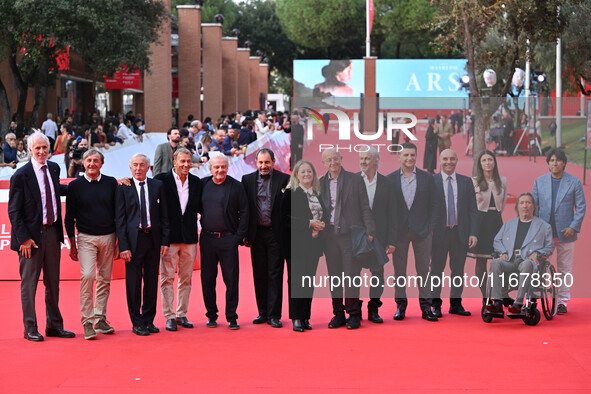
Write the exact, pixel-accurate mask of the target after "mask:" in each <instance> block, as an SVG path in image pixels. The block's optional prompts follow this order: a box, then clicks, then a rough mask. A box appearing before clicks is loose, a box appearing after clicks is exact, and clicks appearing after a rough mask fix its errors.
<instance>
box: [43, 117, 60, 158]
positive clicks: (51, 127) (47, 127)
mask: <svg viewBox="0 0 591 394" xmlns="http://www.w3.org/2000/svg"><path fill="white" fill-rule="evenodd" d="M41 131H43V134H45V135H46V136H47V138H49V149H50V150H51V151H52V152H53V146H54V145H55V138H56V136H55V134H56V133H57V124H56V123H55V122H54V121H53V114H52V113H51V112H50V113H48V114H47V120H46V121H45V122H43V124H42V125H41Z"/></svg>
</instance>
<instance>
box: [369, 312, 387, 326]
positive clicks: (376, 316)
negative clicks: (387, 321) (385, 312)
mask: <svg viewBox="0 0 591 394" xmlns="http://www.w3.org/2000/svg"><path fill="white" fill-rule="evenodd" d="M367 320H369V321H370V322H373V323H383V322H384V319H382V318H381V317H380V315H379V314H378V311H377V310H368V311H367Z"/></svg>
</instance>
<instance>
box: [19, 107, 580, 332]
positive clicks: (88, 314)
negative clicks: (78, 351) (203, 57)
mask: <svg viewBox="0 0 591 394" xmlns="http://www.w3.org/2000/svg"><path fill="white" fill-rule="evenodd" d="M238 115H239V114H234V116H227V117H224V118H222V119H220V120H221V122H220V123H219V124H218V125H217V127H212V126H211V125H209V122H207V119H205V120H204V122H200V121H197V120H194V119H192V120H190V123H189V130H188V131H189V135H188V136H189V137H190V138H191V137H192V138H195V137H197V138H201V140H203V137H204V136H207V135H209V133H210V132H215V134H214V139H215V141H216V142H217V145H215V144H214V142H213V141H212V142H211V143H210V144H209V145H207V146H206V145H205V144H203V145H202V146H200V147H197V146H195V148H194V149H202V150H205V149H207V151H206V152H207V153H208V155H207V157H208V161H207V165H208V166H209V169H210V171H211V176H209V177H206V178H204V179H199V178H198V177H196V176H194V175H192V174H190V169H191V168H192V166H194V165H195V153H194V152H195V151H194V150H192V149H191V148H192V147H191V146H190V145H189V146H187V145H182V143H181V142H182V141H183V138H185V137H186V136H184V134H185V133H184V132H182V129H181V130H179V129H176V128H171V129H170V130H169V131H168V133H167V134H168V142H166V143H164V144H162V145H161V146H159V147H158V149H157V152H156V155H155V158H154V167H153V173H154V174H156V176H155V177H154V178H149V177H148V176H147V175H148V172H149V170H150V167H151V163H150V159H149V158H148V157H147V156H145V155H143V154H135V155H133V156H132V157H131V158H130V160H129V167H130V172H131V177H129V178H124V179H122V180H120V181H119V184H118V181H117V180H115V179H114V178H112V177H110V176H108V175H106V174H102V173H101V171H100V170H101V167H102V165H103V164H104V160H105V156H104V155H103V154H102V153H101V151H99V150H97V149H96V148H94V147H93V146H89V147H88V148H89V149H88V150H86V151H84V152H83V154H82V157H81V158H80V159H79V161H81V164H82V166H83V168H84V172H83V174H82V176H81V177H78V178H77V179H76V180H74V181H72V182H71V183H70V184H69V185H68V186H66V185H61V184H60V183H59V176H60V173H59V172H60V170H59V166H58V165H57V164H55V163H52V162H49V161H47V158H48V156H49V154H50V150H51V146H52V143H51V141H50V139H49V137H48V136H47V135H46V134H44V133H40V132H36V133H34V134H32V135H30V136H29V137H28V144H27V147H28V150H29V152H30V155H31V160H30V162H29V163H28V164H26V165H25V166H23V167H21V168H20V169H19V170H17V172H16V173H15V174H14V176H13V177H12V179H11V184H10V194H9V209H8V213H9V218H10V221H11V225H12V233H11V248H12V249H13V250H15V251H16V252H18V255H19V264H20V273H21V279H22V282H21V299H22V307H23V323H24V330H25V331H24V337H25V338H26V339H28V340H31V341H42V340H43V336H42V335H41V334H40V333H39V331H38V325H37V319H36V314H35V303H34V300H35V293H36V287H37V281H38V279H39V275H40V272H41V271H43V274H44V284H45V287H46V293H45V297H46V305H47V308H46V313H47V326H46V327H45V334H46V335H47V336H50V337H51V336H57V337H64V338H69V337H74V336H75V334H74V333H73V332H70V331H67V330H64V327H63V319H62V317H61V314H60V311H59V306H58V302H59V266H60V243H61V242H63V238H64V230H63V224H62V212H61V204H60V203H59V196H60V195H65V196H66V212H65V216H64V217H65V220H64V224H65V228H66V234H67V236H68V237H69V240H70V245H71V247H70V257H71V258H72V259H73V260H77V261H79V262H80V268H81V284H80V287H81V289H80V294H81V296H80V312H81V323H82V325H83V328H84V337H85V338H86V339H91V338H94V337H96V336H97V332H98V333H103V334H109V333H113V332H114V328H113V327H112V326H111V325H110V323H109V322H108V320H107V312H106V311H107V308H106V305H107V302H108V298H109V287H110V278H111V270H112V264H113V259H114V258H115V257H116V255H117V254H118V256H119V257H120V258H121V259H123V260H124V261H125V272H126V275H125V277H126V279H125V281H126V296H127V305H128V311H129V316H130V320H131V323H132V324H131V325H132V331H133V333H135V334H137V335H139V336H145V335H150V334H154V333H157V332H159V328H158V327H156V326H155V325H154V318H155V316H156V313H157V310H156V305H157V303H156V300H157V295H158V288H160V293H161V297H162V309H163V310H162V312H163V314H164V316H165V318H166V327H165V328H166V330H168V331H177V330H178V327H179V326H181V327H184V328H192V327H193V323H191V322H190V321H189V319H188V317H187V314H188V310H189V305H188V303H189V295H190V291H191V279H192V270H193V267H194V264H195V258H196V255H197V252H198V251H199V252H200V265H201V288H202V292H203V300H204V304H205V307H206V317H207V323H206V326H207V327H211V328H214V327H217V320H218V317H219V310H218V308H217V303H216V278H217V274H218V265H219V266H220V267H221V273H222V277H223V281H224V284H225V286H226V292H225V299H226V302H225V306H226V307H225V311H224V315H225V319H226V320H227V322H228V326H229V328H230V329H234V330H235V329H239V328H240V326H239V324H238V315H237V313H236V311H237V306H238V281H239V253H238V247H239V246H240V245H244V246H246V247H249V248H250V252H251V262H252V268H253V278H254V289H255V296H256V305H257V309H258V316H257V317H256V318H255V319H254V320H253V323H254V324H262V323H267V324H269V325H271V326H272V327H275V328H280V327H282V326H283V324H282V322H281V317H282V300H283V293H284V291H283V275H284V265H285V262H286V263H287V267H288V278H289V279H288V297H289V318H290V319H291V320H292V325H293V330H294V331H297V332H303V331H306V330H309V329H311V328H312V326H311V323H310V319H311V304H312V296H313V293H314V287H315V286H314V285H312V284H310V283H309V282H308V285H305V283H306V280H305V279H306V278H308V277H313V276H314V275H315V274H316V272H317V268H318V261H319V257H320V256H321V255H324V256H325V257H326V266H327V269H328V274H329V276H330V277H341V276H347V277H351V278H352V277H356V276H359V275H360V272H361V269H362V267H365V268H368V269H369V270H370V272H371V274H372V277H376V278H377V281H378V285H376V286H372V287H371V289H370V301H369V303H368V305H367V313H368V314H367V316H368V320H369V321H371V322H373V323H382V322H383V319H382V317H381V316H380V314H379V308H380V307H381V306H382V301H381V297H382V295H383V289H384V286H383V284H384V283H385V278H384V264H386V263H387V262H388V261H389V257H388V255H390V254H391V255H392V256H393V257H392V261H393V265H394V273H395V275H396V276H397V277H406V271H407V258H408V252H409V249H410V248H409V246H410V244H412V246H413V250H414V255H415V267H416V271H417V276H418V277H419V278H421V279H422V281H420V282H418V283H419V285H418V290H419V306H420V308H421V312H422V318H423V319H425V320H427V321H437V320H438V319H439V318H441V317H442V316H443V312H442V306H443V302H442V299H441V285H440V284H441V283H442V282H441V281H439V282H436V283H439V285H435V286H433V285H431V286H429V285H428V278H431V284H432V283H434V282H433V279H434V278H438V279H441V278H442V276H443V272H444V269H445V267H446V264H447V261H448V257H449V266H450V269H451V277H452V279H453V280H452V281H451V283H453V285H452V286H451V293H450V300H449V310H448V312H449V313H450V314H456V315H461V316H469V315H470V312H469V311H468V310H466V309H465V308H464V306H463V304H462V290H463V288H464V282H463V279H464V273H465V261H466V257H467V256H468V255H470V256H472V257H474V258H476V259H477V262H476V274H477V275H481V274H486V271H487V261H488V260H490V259H492V263H491V275H493V276H496V277H497V278H498V277H499V276H500V275H501V273H503V272H507V273H519V272H532V271H533V270H535V268H536V266H537V264H538V263H539V261H540V260H541V259H542V258H544V257H547V256H548V255H549V254H550V253H551V252H552V250H553V249H554V248H556V249H557V256H558V257H557V265H558V272H559V273H560V274H561V275H566V274H569V273H571V272H572V262H573V259H574V241H575V240H576V239H577V233H578V232H579V231H580V229H581V223H582V221H583V218H584V215H585V204H586V203H585V198H584V193H583V189H582V185H581V182H580V181H579V180H578V179H577V178H576V177H574V176H572V175H570V174H568V173H567V172H565V167H566V164H567V158H566V155H565V154H564V152H563V151H561V150H559V149H554V150H551V151H550V152H549V153H548V156H547V163H548V165H549V173H548V174H546V175H544V176H542V177H540V178H538V179H537V180H536V182H535V185H534V188H533V191H532V193H529V192H526V193H522V194H521V195H519V197H518V198H517V202H516V205H515V210H516V213H517V215H518V217H517V218H516V219H513V220H511V221H508V222H507V223H505V224H503V222H502V217H501V213H502V212H503V210H504V209H505V205H506V197H507V181H506V179H505V178H504V177H502V176H500V174H499V171H498V168H497V162H496V158H495V154H494V153H493V152H491V151H484V152H482V154H480V156H479V157H478V158H477V169H478V170H477V174H476V176H475V177H474V178H470V177H468V176H464V175H460V174H457V173H456V165H457V163H458V155H457V154H456V152H454V151H453V150H452V149H450V148H449V147H444V148H443V149H441V151H440V153H439V156H438V157H439V164H440V168H441V171H440V172H439V173H438V174H436V175H431V174H430V173H429V172H427V171H422V170H420V169H419V168H417V166H416V160H417V148H416V146H415V145H413V144H412V143H410V142H406V143H403V144H402V147H403V149H402V151H401V152H399V153H398V159H399V161H400V168H399V169H398V170H396V171H394V172H393V173H391V174H389V175H387V176H384V175H382V174H380V173H379V172H378V170H379V163H380V155H379V153H378V152H377V151H376V150H375V149H373V148H371V149H369V150H368V151H366V152H361V153H360V154H359V169H360V171H358V172H357V171H355V172H349V171H347V170H345V169H344V168H343V166H342V156H341V153H340V152H338V151H337V150H335V149H326V150H324V151H323V152H322V163H323V165H324V167H325V170H326V173H325V174H324V175H323V176H321V177H319V176H318V171H317V169H316V168H315V166H314V165H313V164H312V163H311V162H309V161H304V160H302V159H301V157H298V158H297V162H295V163H293V166H292V168H293V169H292V173H291V175H288V174H285V173H282V172H280V171H278V170H277V169H275V168H274V166H275V154H274V152H273V151H271V150H269V149H266V148H263V149H260V150H259V151H258V152H257V153H256V166H257V170H256V171H254V172H252V173H250V174H246V175H244V176H243V178H242V180H241V182H240V181H239V180H236V179H234V178H232V177H230V176H228V167H229V158H230V157H231V156H232V155H236V154H240V153H239V152H238V151H239V150H241V149H239V148H240V146H238V147H236V148H233V149H235V151H233V150H232V149H225V148H224V143H225V141H226V139H227V138H228V135H224V134H225V133H226V130H228V131H229V130H238V128H237V127H235V124H237V123H238V122H239V121H240V120H241V118H242V115H241V116H240V118H238ZM249 118H250V119H249ZM271 118H273V117H272V116H271ZM294 120H296V123H297V118H294V117H293V116H292V117H289V116H288V115H286V114H282V117H278V118H277V119H273V120H270V119H267V114H265V113H260V114H257V116H256V119H254V118H252V117H249V116H247V115H246V114H245V115H244V119H242V122H241V123H244V122H246V126H245V127H246V128H247V129H249V130H248V131H249V132H250V133H251V134H250V136H251V137H250V138H254V136H255V135H257V134H259V133H262V134H263V135H264V134H265V133H268V132H270V131H272V130H275V129H277V128H278V127H281V129H283V130H285V129H286V128H287V127H293V126H291V125H290V124H289V123H290V122H293V121H294ZM250 122H252V124H253V126H252V127H253V128H252V130H251V129H250V128H249V127H248V124H249V123H250ZM205 125H207V126H205ZM210 127H211V128H212V130H209V128H210ZM204 128H207V129H208V130H207V131H205V130H203V129H204ZM214 128H215V130H213V129H214ZM66 130H67V128H66ZM201 131H203V135H202V136H201V137H199V133H200V132H201ZM241 135H242V133H241V131H240V134H239V135H238V137H236V134H234V137H230V138H236V139H239V138H240V136H241ZM247 135H248V133H247ZM222 136H224V138H223V139H222ZM190 138H189V140H188V141H189V142H191V140H190ZM57 142H58V140H57V139H56V141H55V142H54V144H53V145H55V144H56V143H57ZM91 144H92V143H91ZM292 144H293V141H292ZM237 152H238V153H237ZM292 154H293V153H292ZM300 154H301V153H300ZM296 155H297V153H296ZM296 157H297V156H296ZM73 160H78V159H73ZM38 202H41V203H40V204H39V203H38ZM535 213H537V214H538V217H534V214H535ZM198 221H199V222H200V224H201V231H200V233H198V226H197V223H198ZM116 244H118V247H117V248H116V247H115V245H116ZM175 271H176V272H175ZM95 272H96V273H95ZM159 275H160V282H158V277H159ZM175 276H177V277H178V281H177V289H176V297H177V300H176V305H177V306H176V308H174V298H175V289H174V280H175ZM95 281H96V291H95V289H94V286H93V283H94V282H95ZM399 283H400V282H396V285H395V301H396V304H397V310H396V312H395V314H394V319H395V320H403V319H404V318H405V315H406V310H407V306H408V301H407V296H406V285H400V284H399ZM494 283H495V284H496V286H498V284H499V281H495V282H494ZM380 285H382V286H380ZM519 285H520V286H519V287H520V291H519V292H518V294H517V297H516V299H514V300H513V299H511V298H509V295H508V294H507V293H506V291H505V290H506V289H505V288H503V287H502V286H501V287H500V288H496V287H495V288H494V289H493V293H492V294H493V295H492V300H490V302H489V301H488V299H487V295H486V294H485V291H486V290H485V289H484V288H481V291H482V296H483V307H484V308H487V309H488V310H491V311H496V312H498V310H499V309H500V310H501V311H502V308H503V305H505V306H507V307H509V313H517V314H519V313H522V308H523V303H524V296H525V293H526V291H527V286H528V283H527V282H525V281H524V282H523V283H520V284H519ZM142 288H143V290H142ZM330 290H331V296H332V309H333V315H334V316H333V318H332V320H331V321H330V322H329V323H328V327H329V328H333V329H336V328H338V327H342V326H346V327H347V328H349V329H357V328H359V327H360V325H361V316H362V301H361V300H360V288H359V286H355V285H351V283H349V285H347V284H345V283H343V284H342V285H341V286H334V287H333V286H331V289H330ZM569 299H570V292H569V288H568V287H567V286H566V285H565V286H561V287H560V288H559V289H558V304H559V305H558V313H559V314H565V313H566V312H567V302H568V300H569ZM347 315H348V316H347Z"/></svg>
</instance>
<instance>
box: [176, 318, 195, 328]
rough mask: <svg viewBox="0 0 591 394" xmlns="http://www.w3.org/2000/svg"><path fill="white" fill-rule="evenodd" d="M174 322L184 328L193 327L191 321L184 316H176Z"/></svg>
mask: <svg viewBox="0 0 591 394" xmlns="http://www.w3.org/2000/svg"><path fill="white" fill-rule="evenodd" d="M176 322H177V324H180V325H181V326H183V327H185V328H193V323H191V322H190V321H189V319H187V317H186V316H183V317H177V318H176Z"/></svg>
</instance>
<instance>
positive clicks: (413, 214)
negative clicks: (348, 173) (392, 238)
mask: <svg viewBox="0 0 591 394" xmlns="http://www.w3.org/2000/svg"><path fill="white" fill-rule="evenodd" d="M402 147H403V149H402V151H401V152H399V153H398V158H399V160H400V169H399V170H396V171H394V172H393V173H391V174H390V175H388V178H390V179H391V180H393V181H394V194H395V196H396V197H395V198H396V202H397V209H396V222H395V223H396V234H397V241H396V245H395V246H396V250H395V251H394V256H393V261H394V273H395V275H396V276H397V277H404V278H406V266H407V260H408V248H409V245H410V244H411V243H412V248H413V250H414V254H415V267H416V270H417V275H418V276H419V278H420V280H419V281H417V285H418V287H419V304H420V306H421V311H422V317H423V319H425V320H428V321H437V317H435V315H433V312H432V311H431V302H430V299H429V297H430V294H429V288H428V286H427V283H426V281H427V276H428V274H429V260H430V258H431V239H432V237H433V229H434V228H435V223H436V222H437V217H436V215H437V214H438V207H437V204H438V201H437V196H436V195H435V183H434V182H433V177H432V176H431V175H430V174H429V173H427V172H425V171H422V170H420V169H418V168H417V167H416V161H417V147H416V146H415V145H414V144H413V143H410V142H405V143H404V144H402ZM421 282H422V283H421ZM397 283H399V280H398V279H397ZM395 297H396V304H397V306H398V308H397V310H396V314H395V315H394V320H402V319H404V317H405V316H406V307H407V305H408V300H407V298H406V286H405V287H402V286H397V287H396V289H395Z"/></svg>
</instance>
